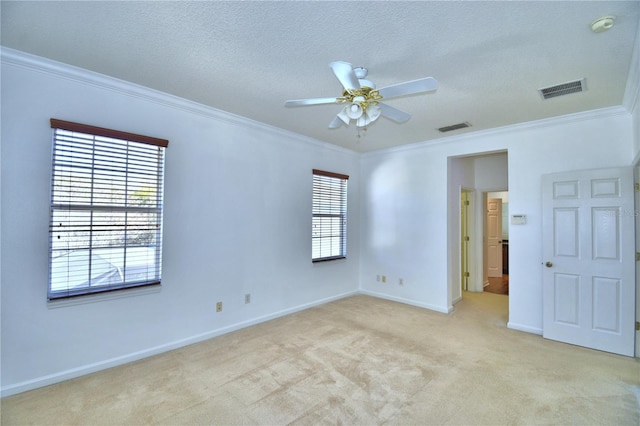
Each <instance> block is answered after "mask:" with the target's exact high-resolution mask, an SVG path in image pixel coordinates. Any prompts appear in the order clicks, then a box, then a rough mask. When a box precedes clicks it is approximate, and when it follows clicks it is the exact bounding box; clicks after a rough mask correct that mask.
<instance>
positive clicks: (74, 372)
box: [0, 290, 359, 398]
mask: <svg viewBox="0 0 640 426" xmlns="http://www.w3.org/2000/svg"><path fill="white" fill-rule="evenodd" d="M358 293H359V292H358V291H357V290H355V291H351V292H347V293H342V294H340V295H337V296H332V297H327V298H325V299H320V300H316V301H314V302H310V303H304V304H302V305H298V306H295V307H293V308H289V309H284V310H281V311H278V312H274V313H272V314H269V315H264V316H261V317H257V318H252V319H250V320H247V321H242V322H239V323H236V324H233V325H230V326H227V327H222V328H219V329H215V330H210V331H208V332H206V333H201V334H197V335H194V336H191V337H187V338H185V339H180V340H176V341H173V342H168V343H165V344H163V345H159V346H155V347H152V348H148V349H145V350H142V351H138V352H133V353H130V354H126V355H123V356H119V357H115V358H111V359H107V360H104V361H99V362H95V363H92V364H86V365H82V366H80V367H76V368H72V369H69V370H65V371H60V372H58V373H53V374H49V375H46V376H42V377H37V378H35V379H32V380H27V381H24V382H20V383H16V384H13V385H9V386H6V387H3V388H2V389H0V396H1V397H3V398H4V397H7V396H11V395H15V394H18V393H22V392H26V391H30V390H33V389H37V388H41V387H43V386H48V385H52V384H54V383H59V382H63V381H65V380H70V379H75V378H76V377H80V376H84V375H87V374H91V373H95V372H98V371H101V370H106V369H107V368H112V367H117V366H119V365H123V364H127V363H130V362H133V361H138V360H140V359H143V358H147V357H150V356H153V355H158V354H161V353H163V352H168V351H171V350H174V349H178V348H181V347H184V346H188V345H192V344H194V343H198V342H202V341H205V340H208V339H211V338H214V337H217V336H221V335H223V334H227V333H231V332H232V331H236V330H240V329H242V328H245V327H249V326H252V325H256V324H259V323H262V322H265V321H270V320H272V319H275V318H278V317H282V316H285V315H289V314H293V313H295V312H299V311H303V310H305V309H309V308H312V307H314V306H319V305H323V304H325V303H329V302H333V301H335V300H339V299H344V298H345V297H349V296H353V295H356V294H358Z"/></svg>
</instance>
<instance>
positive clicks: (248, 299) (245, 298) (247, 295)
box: [244, 293, 251, 304]
mask: <svg viewBox="0 0 640 426" xmlns="http://www.w3.org/2000/svg"><path fill="white" fill-rule="evenodd" d="M244 303H245V304H247V303H251V294H249V293H247V294H245V295H244Z"/></svg>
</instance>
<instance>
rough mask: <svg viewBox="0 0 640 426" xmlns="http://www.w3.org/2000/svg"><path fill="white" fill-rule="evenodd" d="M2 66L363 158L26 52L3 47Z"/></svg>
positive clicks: (296, 135) (328, 145) (292, 141)
mask: <svg viewBox="0 0 640 426" xmlns="http://www.w3.org/2000/svg"><path fill="white" fill-rule="evenodd" d="M0 62H1V63H2V64H3V65H4V64H6V65H11V66H15V67H20V68H24V69H28V70H31V71H36V72H41V73H45V74H49V75H54V76H56V77H58V78H63V79H67V80H71V81H74V82H77V83H81V84H85V85H89V86H94V87H97V88H100V89H103V90H109V91H111V92H115V93H118V94H121V95H125V96H130V97H134V98H138V99H141V100H145V101H148V102H153V103H156V104H160V105H163V106H167V107H170V108H174V109H178V110H182V111H185V112H188V113H192V114H196V115H200V116H204V117H207V118H211V119H214V120H217V121H222V122H226V123H230V124H233V125H236V126H240V127H244V128H249V129H254V130H259V131H261V132H266V133H271V134H273V135H275V136H277V137H278V139H279V141H281V142H286V141H290V142H291V143H295V144H299V143H300V142H301V141H302V142H304V143H307V144H309V145H313V146H315V147H317V148H321V149H328V150H331V151H336V152H339V153H342V154H347V155H352V156H354V157H358V156H359V153H358V152H356V151H353V150H350V149H347V148H343V147H339V146H337V145H333V144H330V143H328V142H324V141H320V140H318V139H314V138H310V137H308V136H304V135H300V134H298V133H295V132H291V131H288V130H285V129H281V128H279V127H275V126H271V125H268V124H265V123H261V122H259V121H255V120H251V119H249V118H246V117H242V116H239V115H236V114H232V113H230V112H226V111H223V110H219V109H216V108H213V107H210V106H208V105H204V104H200V103H197V102H194V101H190V100H187V99H184V98H180V97H178V96H174V95H170V94H168V93H165V92H161V91H159V90H155V89H151V88H148V87H145V86H141V85H138V84H135V83H131V82H128V81H125V80H120V79H117V78H114V77H109V76H107V75H104V74H100V73H96V72H93V71H89V70H86V69H83V68H79V67H76V66H73V65H69V64H65V63H62V62H57V61H54V60H51V59H47V58H43V57H40V56H36V55H32V54H30V53H26V52H22V51H19V50H15V49H11V48H8V47H4V46H1V47H0Z"/></svg>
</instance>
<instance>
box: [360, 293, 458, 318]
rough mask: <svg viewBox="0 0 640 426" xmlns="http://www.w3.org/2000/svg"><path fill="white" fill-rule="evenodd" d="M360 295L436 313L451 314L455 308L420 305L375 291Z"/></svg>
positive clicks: (413, 301)
mask: <svg viewBox="0 0 640 426" xmlns="http://www.w3.org/2000/svg"><path fill="white" fill-rule="evenodd" d="M359 293H360V294H366V295H367V296H373V297H377V298H380V299H385V300H391V301H392V302H399V303H404V304H405V305H411V306H417V307H419V308H425V309H429V310H432V311H436V312H442V313H444V314H449V313H451V312H453V306H449V307H447V308H445V307H442V306H438V305H430V304H428V303H420V302H416V301H415V300H410V299H404V298H402V297H396V296H389V295H388V294H384V293H377V292H375V291H369V290H360V292H359Z"/></svg>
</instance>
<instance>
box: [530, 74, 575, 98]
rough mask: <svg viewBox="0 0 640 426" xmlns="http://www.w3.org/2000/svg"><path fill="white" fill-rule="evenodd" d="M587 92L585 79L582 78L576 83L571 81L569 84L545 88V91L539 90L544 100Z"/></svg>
mask: <svg viewBox="0 0 640 426" xmlns="http://www.w3.org/2000/svg"><path fill="white" fill-rule="evenodd" d="M585 90H587V86H586V83H585V79H584V78H581V79H580V80H576V81H569V82H567V83H562V84H558V85H555V86H551V87H545V88H544V89H538V92H539V93H540V96H542V99H551V98H555V97H558V96H564V95H569V94H571V93H578V92H584V91H585Z"/></svg>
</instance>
